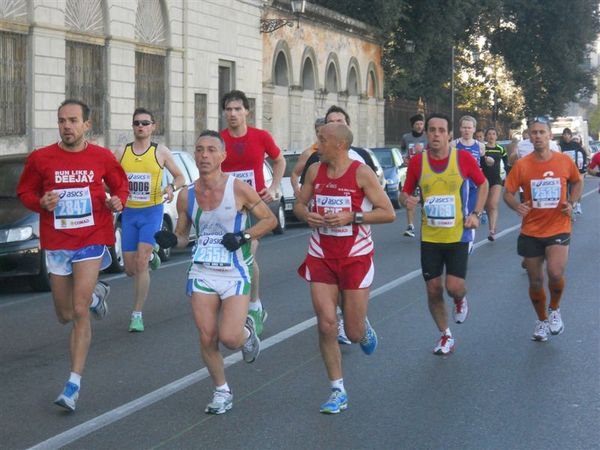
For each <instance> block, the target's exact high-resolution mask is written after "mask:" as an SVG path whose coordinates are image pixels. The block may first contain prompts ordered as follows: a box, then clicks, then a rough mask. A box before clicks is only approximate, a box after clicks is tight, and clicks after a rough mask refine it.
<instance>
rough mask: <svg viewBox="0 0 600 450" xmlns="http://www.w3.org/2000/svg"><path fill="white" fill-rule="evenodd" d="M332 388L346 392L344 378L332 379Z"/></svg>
mask: <svg viewBox="0 0 600 450" xmlns="http://www.w3.org/2000/svg"><path fill="white" fill-rule="evenodd" d="M331 389H339V390H340V391H342V392H346V389H344V379H343V378H340V379H339V380H331Z"/></svg>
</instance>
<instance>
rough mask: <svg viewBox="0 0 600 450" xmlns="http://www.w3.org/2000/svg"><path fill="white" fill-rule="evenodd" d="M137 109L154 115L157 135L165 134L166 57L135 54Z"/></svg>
mask: <svg viewBox="0 0 600 450" xmlns="http://www.w3.org/2000/svg"><path fill="white" fill-rule="evenodd" d="M135 107H136V108H146V109H147V110H148V111H151V112H152V114H154V119H155V121H156V131H155V134H157V135H160V136H162V135H164V133H165V57H164V56H161V55H151V54H148V53H141V52H136V53H135Z"/></svg>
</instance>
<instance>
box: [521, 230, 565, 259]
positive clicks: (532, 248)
mask: <svg viewBox="0 0 600 450" xmlns="http://www.w3.org/2000/svg"><path fill="white" fill-rule="evenodd" d="M570 242H571V235H570V234H569V233H561V234H556V235H554V236H549V237H544V238H536V237H533V236H526V235H524V234H520V235H519V239H518V240H517V253H518V254H519V256H522V257H524V258H536V257H538V256H544V255H545V254H546V247H549V246H551V245H569V243H570Z"/></svg>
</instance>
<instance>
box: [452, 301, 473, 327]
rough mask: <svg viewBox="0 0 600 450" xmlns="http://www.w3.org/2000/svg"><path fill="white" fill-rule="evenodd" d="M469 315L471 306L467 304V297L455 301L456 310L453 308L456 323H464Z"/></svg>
mask: <svg viewBox="0 0 600 450" xmlns="http://www.w3.org/2000/svg"><path fill="white" fill-rule="evenodd" d="M468 315H469V304H468V303H467V297H465V298H463V299H462V300H459V301H456V300H455V301H454V308H452V318H453V319H454V321H455V322H456V323H463V322H464V321H465V320H467V316H468Z"/></svg>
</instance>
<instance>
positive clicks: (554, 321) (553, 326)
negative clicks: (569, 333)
mask: <svg viewBox="0 0 600 450" xmlns="http://www.w3.org/2000/svg"><path fill="white" fill-rule="evenodd" d="M548 328H550V333H552V334H554V335H557V334H560V333H562V332H563V331H565V325H564V323H563V321H562V317H561V315H560V308H559V309H551V310H550V316H549V317H548Z"/></svg>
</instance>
